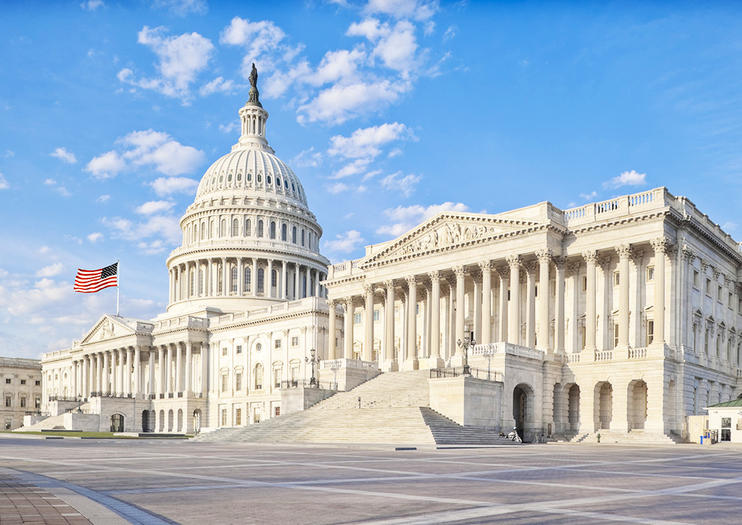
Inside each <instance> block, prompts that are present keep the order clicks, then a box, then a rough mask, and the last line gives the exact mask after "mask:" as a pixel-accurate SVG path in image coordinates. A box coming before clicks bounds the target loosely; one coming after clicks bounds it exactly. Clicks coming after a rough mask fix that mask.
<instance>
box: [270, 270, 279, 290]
mask: <svg viewBox="0 0 742 525" xmlns="http://www.w3.org/2000/svg"><path fill="white" fill-rule="evenodd" d="M276 284H278V271H277V270H273V271H272V272H271V288H275V287H276Z"/></svg>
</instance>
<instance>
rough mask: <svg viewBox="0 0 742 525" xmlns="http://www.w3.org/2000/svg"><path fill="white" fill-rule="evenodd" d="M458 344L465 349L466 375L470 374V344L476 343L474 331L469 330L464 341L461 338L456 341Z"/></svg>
mask: <svg viewBox="0 0 742 525" xmlns="http://www.w3.org/2000/svg"><path fill="white" fill-rule="evenodd" d="M456 344H457V345H458V346H459V348H461V349H463V350H464V375H465V376H469V375H471V370H470V369H469V346H474V345H475V344H476V342H475V341H474V332H469V333H468V334H466V335H465V336H464V340H463V341H462V340H461V339H459V340H457V341H456Z"/></svg>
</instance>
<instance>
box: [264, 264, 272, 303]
mask: <svg viewBox="0 0 742 525" xmlns="http://www.w3.org/2000/svg"><path fill="white" fill-rule="evenodd" d="M264 284H265V285H266V286H267V287H268V291H267V292H266V294H265V296H266V297H273V259H268V274H267V275H266V276H265V281H264Z"/></svg>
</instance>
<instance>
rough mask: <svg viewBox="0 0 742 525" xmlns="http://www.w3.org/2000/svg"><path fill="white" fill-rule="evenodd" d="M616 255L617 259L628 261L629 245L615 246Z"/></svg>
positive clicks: (629, 255)
mask: <svg viewBox="0 0 742 525" xmlns="http://www.w3.org/2000/svg"><path fill="white" fill-rule="evenodd" d="M616 253H617V254H618V257H619V259H628V258H629V257H631V245H630V244H621V245H619V246H616Z"/></svg>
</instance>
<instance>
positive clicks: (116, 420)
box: [111, 414, 124, 432]
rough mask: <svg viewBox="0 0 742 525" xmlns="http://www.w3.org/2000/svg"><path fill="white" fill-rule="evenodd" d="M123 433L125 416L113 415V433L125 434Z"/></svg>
mask: <svg viewBox="0 0 742 525" xmlns="http://www.w3.org/2000/svg"><path fill="white" fill-rule="evenodd" d="M123 431H124V416H123V414H113V415H112V416H111V432H123Z"/></svg>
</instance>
